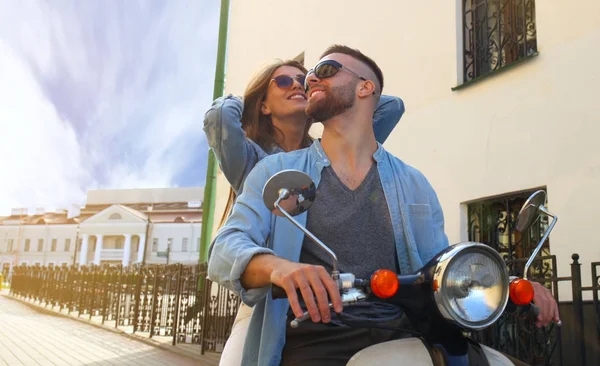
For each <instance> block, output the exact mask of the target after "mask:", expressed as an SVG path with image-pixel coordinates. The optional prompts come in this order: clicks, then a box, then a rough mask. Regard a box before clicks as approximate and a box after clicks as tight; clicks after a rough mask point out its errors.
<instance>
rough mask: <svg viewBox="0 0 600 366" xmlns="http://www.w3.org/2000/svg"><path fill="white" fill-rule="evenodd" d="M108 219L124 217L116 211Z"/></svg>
mask: <svg viewBox="0 0 600 366" xmlns="http://www.w3.org/2000/svg"><path fill="white" fill-rule="evenodd" d="M108 219H109V220H121V219H122V217H121V214H118V213H114V214H112V215H110V216H109V217H108Z"/></svg>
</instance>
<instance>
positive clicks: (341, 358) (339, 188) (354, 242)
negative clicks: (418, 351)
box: [281, 164, 399, 366]
mask: <svg viewBox="0 0 600 366" xmlns="http://www.w3.org/2000/svg"><path fill="white" fill-rule="evenodd" d="M306 228H307V229H308V230H309V231H310V232H312V233H313V234H314V235H316V236H317V238H319V239H320V240H321V241H322V242H323V243H325V245H327V246H328V247H330V248H331V249H332V250H333V251H334V252H335V253H336V255H337V257H338V269H339V270H340V272H351V273H354V274H355V275H356V276H357V277H360V278H366V277H367V276H369V275H370V274H371V273H372V272H373V271H375V270H377V269H380V268H386V269H391V270H396V269H397V268H398V265H397V259H396V258H397V256H396V245H395V240H394V232H393V229H392V222H391V219H390V214H389V210H388V205H387V201H386V199H385V194H384V192H383V187H382V186H381V182H380V180H379V172H378V171H377V165H376V164H373V166H372V167H371V169H370V170H369V172H368V173H367V176H366V177H365V179H364V180H363V182H362V183H361V184H360V186H359V187H358V188H356V189H355V190H350V189H349V188H348V187H346V186H345V185H344V183H342V181H341V180H340V179H339V178H338V177H337V175H336V174H335V172H334V170H333V168H331V167H326V168H324V169H323V171H322V172H321V182H320V183H319V187H318V188H317V198H316V200H315V202H314V203H313V205H312V206H311V208H310V210H309V211H308V217H307V223H306ZM300 262H301V263H309V264H315V265H322V266H324V267H325V268H326V269H327V270H328V271H331V259H330V257H329V256H328V255H327V253H325V252H324V251H323V249H321V248H320V247H319V246H318V245H317V244H314V243H313V242H312V241H311V240H310V239H308V238H305V239H304V242H303V244H302V252H301V254H300ZM345 311H347V310H345ZM292 319H293V316H291V315H290V316H289V317H288V326H287V330H286V344H285V347H284V349H283V353H282V363H281V364H282V365H285V366H288V365H289V366H292V365H294V366H295V365H345V364H346V363H347V362H348V360H349V359H350V357H352V355H354V354H355V353H356V352H358V351H359V350H361V349H363V348H365V347H368V346H370V345H373V344H375V343H380V342H385V341H387V340H390V339H394V338H397V337H399V335H398V334H396V333H394V332H392V331H385V330H379V329H364V328H351V327H341V326H336V325H333V324H322V323H316V324H315V323H312V322H311V321H310V320H308V321H305V322H303V323H301V324H300V326H299V327H298V328H296V329H293V328H291V327H290V326H289V321H291V320H292Z"/></svg>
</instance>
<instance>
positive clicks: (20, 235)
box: [0, 188, 203, 278]
mask: <svg viewBox="0 0 600 366" xmlns="http://www.w3.org/2000/svg"><path fill="white" fill-rule="evenodd" d="M202 198H203V189H202V188H166V189H133V190H97V191H90V192H88V198H87V201H86V205H85V206H84V207H82V208H80V209H79V210H77V211H79V212H76V213H74V214H73V213H69V212H67V211H66V210H62V211H59V212H48V213H46V212H43V210H41V209H37V210H36V212H35V214H32V215H29V214H27V212H26V210H24V209H14V210H13V215H11V216H9V217H0V270H1V271H2V274H3V276H4V278H8V277H9V276H10V273H11V272H12V268H13V267H14V266H16V265H22V264H26V265H43V266H48V265H55V266H59V265H72V264H79V265H87V264H105V263H108V264H122V265H124V266H127V265H130V264H134V263H148V264H160V263H167V262H168V263H185V264H195V263H198V259H199V250H200V246H199V243H200V232H201V229H202V208H201V200H202Z"/></svg>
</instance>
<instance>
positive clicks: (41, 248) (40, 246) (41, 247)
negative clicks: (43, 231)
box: [37, 239, 44, 252]
mask: <svg viewBox="0 0 600 366" xmlns="http://www.w3.org/2000/svg"><path fill="white" fill-rule="evenodd" d="M37 249H38V250H37V251H38V252H43V251H44V239H38V248H37Z"/></svg>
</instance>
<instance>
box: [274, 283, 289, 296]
mask: <svg viewBox="0 0 600 366" xmlns="http://www.w3.org/2000/svg"><path fill="white" fill-rule="evenodd" d="M271 296H273V299H287V292H285V290H284V289H283V288H281V287H279V286H276V285H273V286H272V288H271Z"/></svg>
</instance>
